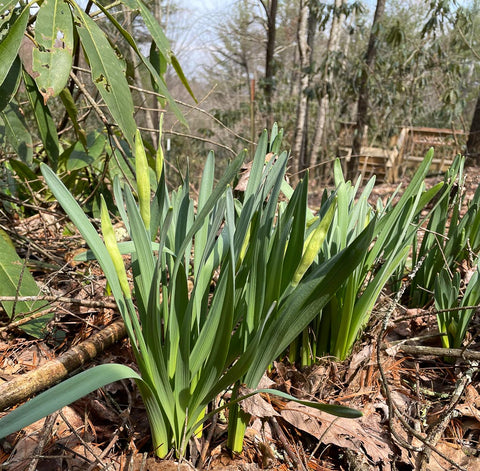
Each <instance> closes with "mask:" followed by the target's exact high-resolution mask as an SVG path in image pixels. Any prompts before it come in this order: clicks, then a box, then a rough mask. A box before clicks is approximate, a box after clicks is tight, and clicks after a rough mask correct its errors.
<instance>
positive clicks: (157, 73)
mask: <svg viewBox="0 0 480 471" xmlns="http://www.w3.org/2000/svg"><path fill="white" fill-rule="evenodd" d="M95 4H96V5H97V6H98V8H100V9H101V10H102V12H103V13H105V15H106V16H107V18H108V19H109V20H110V21H111V22H112V24H113V25H115V27H116V28H117V30H118V32H119V33H120V34H121V35H122V36H123V37H124V39H125V40H126V41H127V42H128V44H129V45H130V46H131V47H132V48H133V50H134V51H135V52H136V53H137V55H138V57H139V58H140V60H141V61H142V62H143V64H144V65H145V67H147V69H148V71H149V72H150V75H151V78H152V85H153V87H154V90H155V91H156V92H157V93H160V94H161V95H163V96H164V97H165V100H166V101H168V104H169V105H170V108H171V109H172V111H173V112H174V113H175V116H176V117H177V119H178V120H179V121H180V122H181V123H183V124H185V126H186V125H187V122H186V121H185V117H184V116H183V114H182V112H181V111H180V109H179V108H178V106H177V104H176V103H175V100H174V99H173V97H172V96H171V95H170V92H169V91H168V88H167V84H166V83H165V79H164V78H163V75H164V73H165V72H166V67H167V59H166V58H165V57H164V56H163V55H162V54H161V53H160V52H159V51H158V49H157V48H156V47H155V42H152V49H151V51H150V60H149V59H147V58H146V57H145V56H144V55H143V53H142V52H141V51H140V49H139V48H138V46H137V43H136V42H135V40H134V39H133V37H132V35H131V34H130V33H129V32H128V31H127V30H126V29H125V28H123V27H122V25H121V24H120V23H119V22H118V21H117V20H116V18H115V16H113V15H112V14H111V13H110V12H109V11H108V10H107V9H106V8H104V7H103V6H102V5H101V4H100V3H98V2H95ZM162 34H163V32H162ZM166 41H167V42H168V40H166ZM152 51H153V53H152ZM157 62H158V64H157ZM160 63H161V64H162V65H163V66H162V67H160V65H159V64H160ZM180 71H181V69H180ZM181 72H182V74H183V71H181ZM179 77H180V75H179ZM183 77H184V79H182V78H181V80H182V83H183V84H184V85H185V87H186V88H187V89H188V90H189V93H191V92H190V87H189V85H188V82H187V79H186V78H185V76H184V75H183ZM192 96H193V95H192ZM193 98H194V99H195V97H193ZM161 101H162V102H163V101H164V100H161Z"/></svg>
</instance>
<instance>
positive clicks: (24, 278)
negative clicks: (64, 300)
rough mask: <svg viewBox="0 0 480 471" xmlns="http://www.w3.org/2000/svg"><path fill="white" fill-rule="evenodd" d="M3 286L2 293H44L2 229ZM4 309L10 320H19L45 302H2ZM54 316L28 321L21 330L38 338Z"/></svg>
mask: <svg viewBox="0 0 480 471" xmlns="http://www.w3.org/2000/svg"><path fill="white" fill-rule="evenodd" d="M0 286H1V287H2V295H3V296H38V295H39V294H40V293H41V292H40V289H39V287H38V286H37V284H36V283H35V280H34V279H33V277H32V275H31V274H30V272H29V271H28V268H27V267H26V266H25V264H24V261H22V259H21V258H20V257H19V256H18V254H17V252H16V251H15V247H14V246H13V243H12V241H11V240H10V238H9V237H8V235H7V233H6V232H5V231H3V230H1V229H0ZM2 305H3V308H4V310H5V312H6V313H7V315H8V316H9V317H10V319H12V318H13V319H15V320H17V319H20V318H22V317H26V316H28V315H29V314H31V313H36V312H38V311H39V310H43V309H45V308H46V307H47V306H48V304H47V303H46V302H45V301H17V302H15V301H2ZM51 318H52V314H46V315H45V316H42V317H41V318H39V319H35V320H34V321H31V322H29V323H27V324H23V325H22V326H21V329H22V330H24V331H25V332H27V333H28V334H29V335H32V336H34V337H37V338H41V337H43V334H44V332H43V329H44V327H45V325H46V324H47V323H48V322H49V321H50V319H51Z"/></svg>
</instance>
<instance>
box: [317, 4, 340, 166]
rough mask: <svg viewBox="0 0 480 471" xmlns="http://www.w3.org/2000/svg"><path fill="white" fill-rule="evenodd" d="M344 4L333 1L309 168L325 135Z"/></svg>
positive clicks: (318, 151)
mask: <svg viewBox="0 0 480 471" xmlns="http://www.w3.org/2000/svg"><path fill="white" fill-rule="evenodd" d="M345 3H346V0H335V5H334V11H333V16H332V27H331V29H330V36H329V38H328V44H327V57H326V59H325V70H324V73H323V84H322V87H321V91H320V93H319V94H318V100H319V103H318V112H317V120H316V123H315V133H314V136H313V144H312V150H311V152H310V166H311V167H316V166H317V163H318V156H319V153H320V147H321V145H322V140H323V136H324V134H325V123H326V118H327V114H328V108H329V97H328V94H327V88H328V84H331V83H332V82H333V80H334V77H333V73H332V68H331V67H330V64H329V61H330V58H331V56H332V53H334V52H336V51H338V49H339V42H340V26H341V24H342V22H343V21H344V20H345V15H344V14H340V11H341V8H342V6H343V5H344V4H345Z"/></svg>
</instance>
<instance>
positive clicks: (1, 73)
mask: <svg viewBox="0 0 480 471" xmlns="http://www.w3.org/2000/svg"><path fill="white" fill-rule="evenodd" d="M16 3H17V2H9V3H7V8H8V7H9V8H13V6H14V5H15V4H16ZM3 11H4V8H3V7H2V6H1V5H0V13H3ZM29 13H30V8H29V7H25V8H24V9H23V11H22V12H21V14H20V16H18V17H17V18H15V17H14V16H12V19H11V20H10V21H5V22H4V23H2V24H1V26H0V84H2V83H3V81H4V80H5V78H6V77H7V74H8V73H9V71H10V68H11V67H12V64H13V61H14V60H15V58H16V57H17V53H18V50H19V49H20V44H21V42H22V38H23V33H24V31H25V28H26V27H27V21H28V15H29ZM14 20H15V21H14ZM11 21H14V23H13V24H11Z"/></svg>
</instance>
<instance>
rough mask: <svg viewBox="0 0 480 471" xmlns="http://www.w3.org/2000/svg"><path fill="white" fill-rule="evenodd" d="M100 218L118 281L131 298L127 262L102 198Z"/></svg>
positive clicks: (126, 294)
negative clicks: (126, 269) (119, 246)
mask: <svg viewBox="0 0 480 471" xmlns="http://www.w3.org/2000/svg"><path fill="white" fill-rule="evenodd" d="M100 218H101V224H102V234H103V240H104V242H105V246H106V247H107V250H108V253H109V254H110V258H111V259H112V262H113V265H114V267H115V271H116V272H117V276H118V281H119V282H120V287H121V288H122V291H123V294H124V295H125V297H126V298H131V297H132V294H131V292H130V285H129V284H128V279H127V272H126V271H125V264H124V263H123V257H122V254H121V253H120V250H119V248H118V244H117V239H116V238H115V231H114V229H113V225H112V221H111V220H110V216H109V215H108V209H107V205H106V204H105V200H104V199H103V196H102V199H101V208H100Z"/></svg>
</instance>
